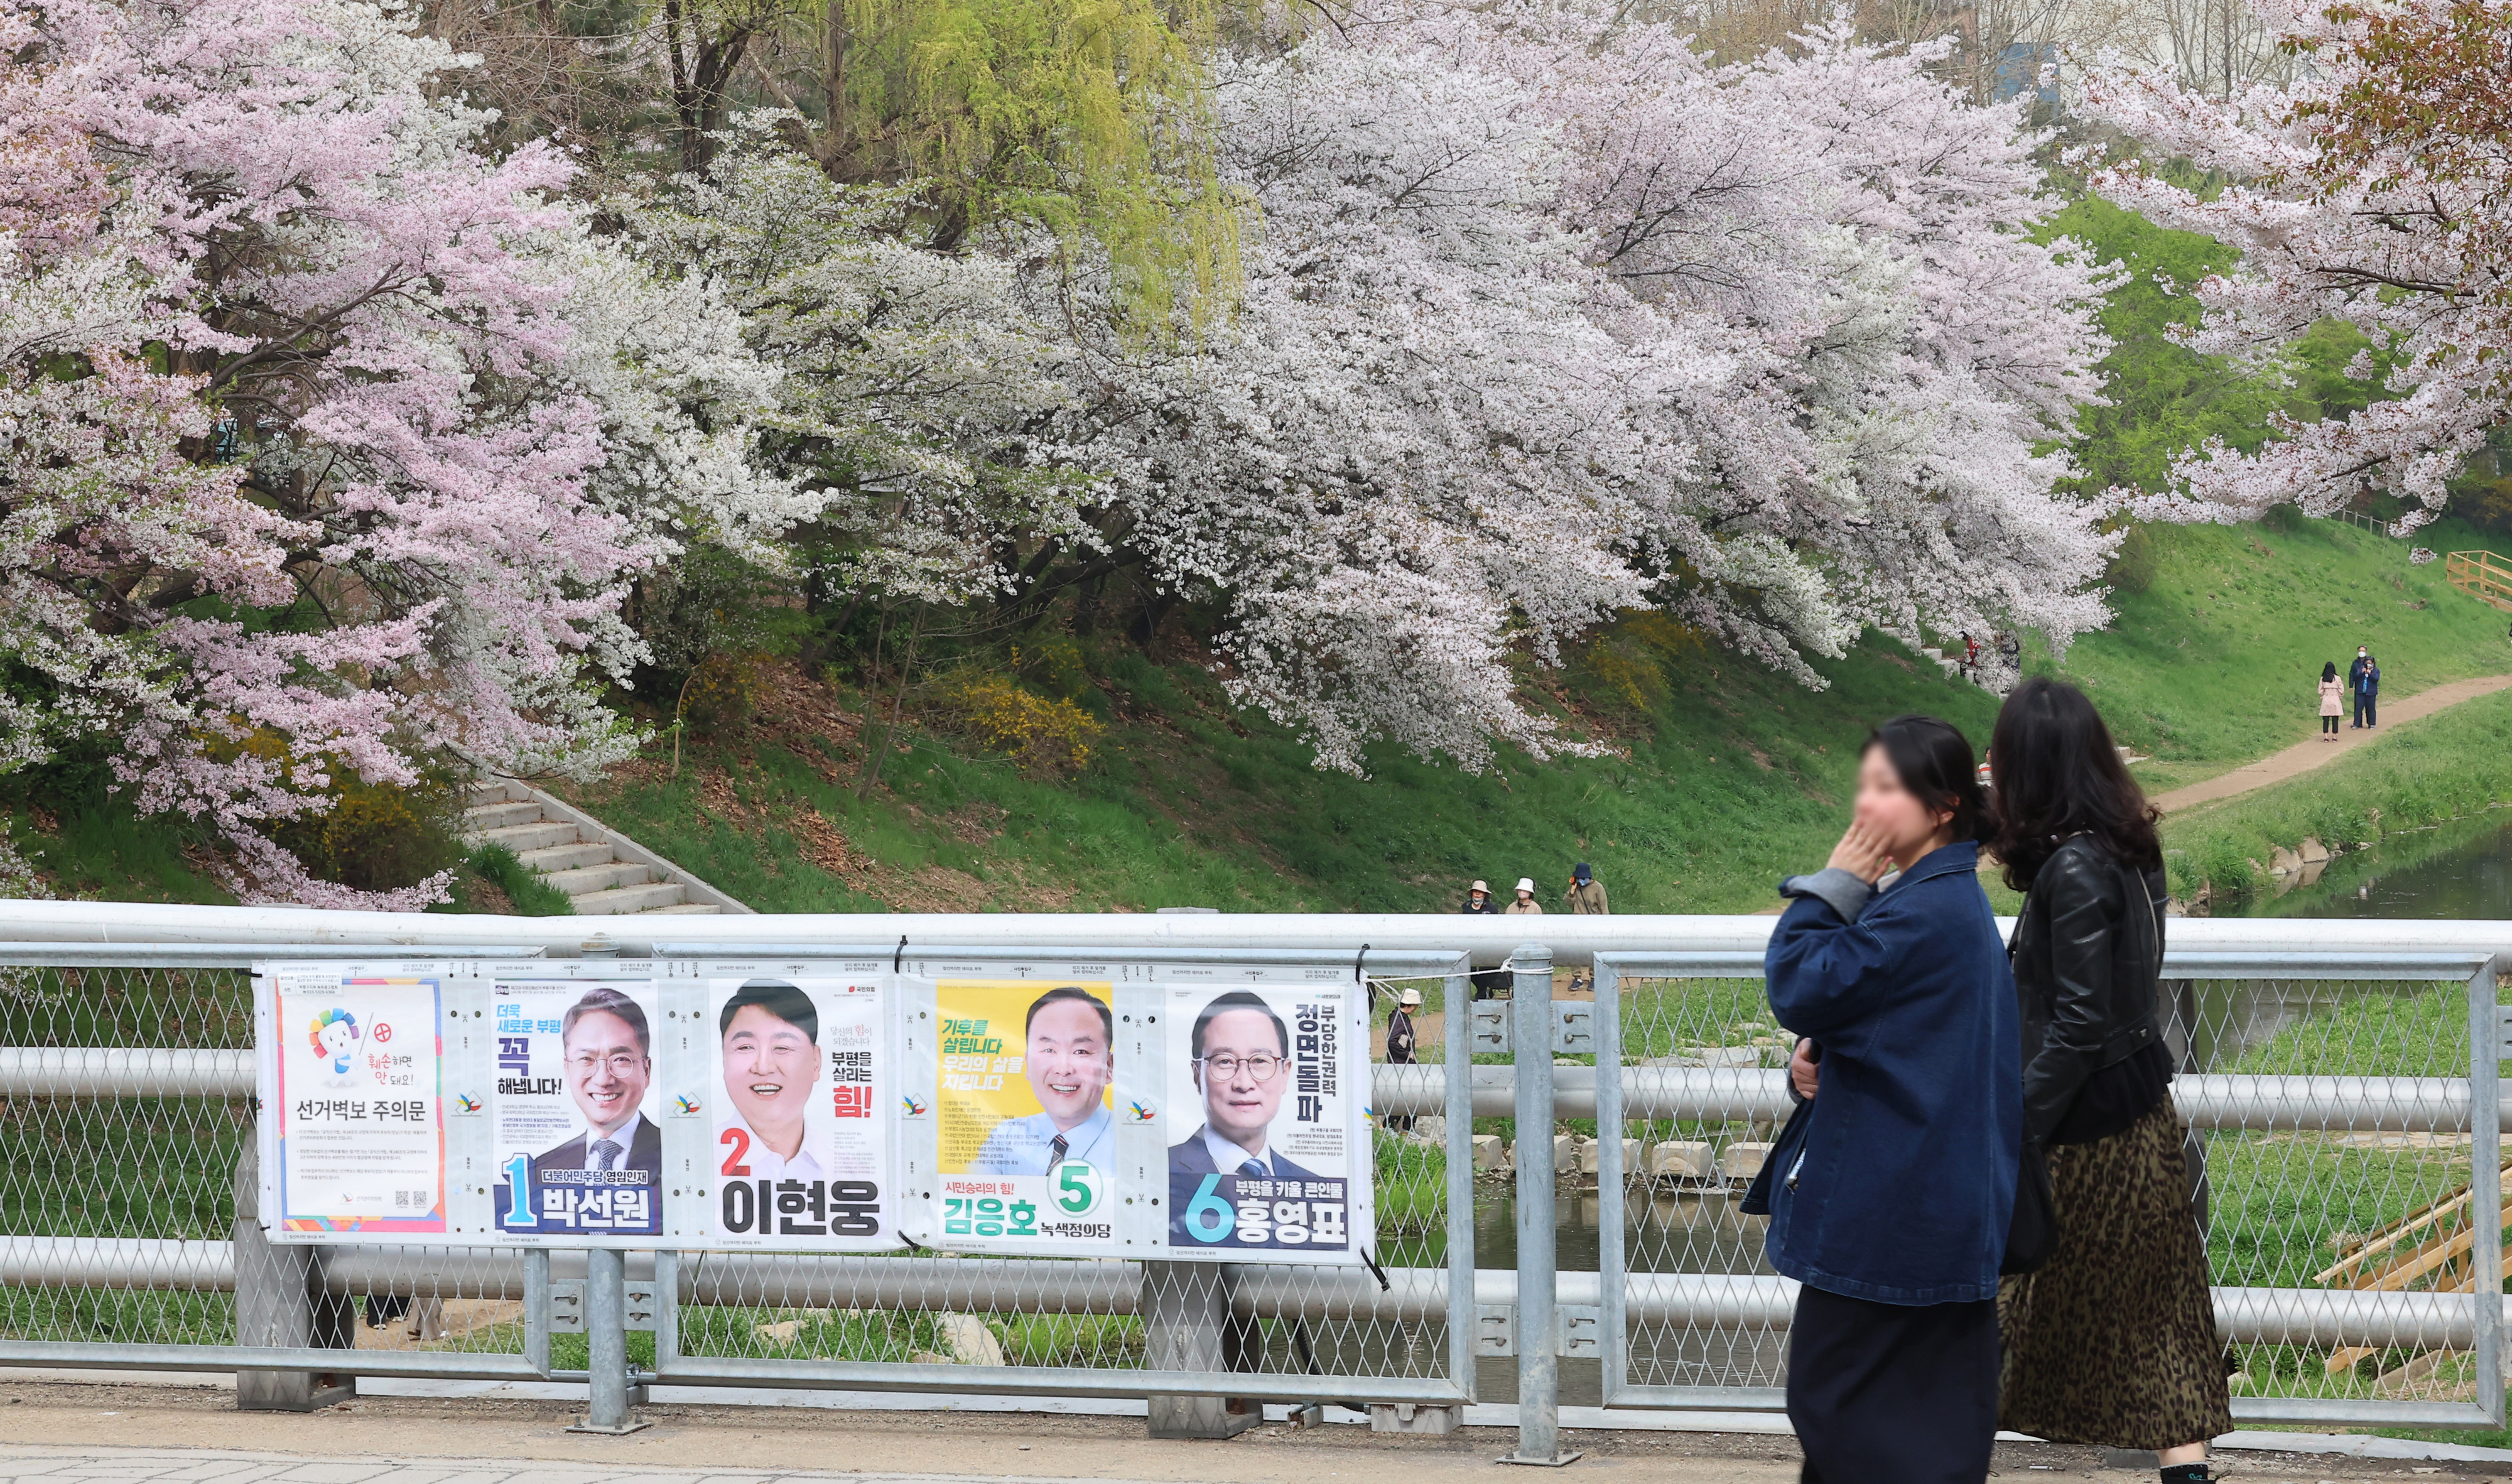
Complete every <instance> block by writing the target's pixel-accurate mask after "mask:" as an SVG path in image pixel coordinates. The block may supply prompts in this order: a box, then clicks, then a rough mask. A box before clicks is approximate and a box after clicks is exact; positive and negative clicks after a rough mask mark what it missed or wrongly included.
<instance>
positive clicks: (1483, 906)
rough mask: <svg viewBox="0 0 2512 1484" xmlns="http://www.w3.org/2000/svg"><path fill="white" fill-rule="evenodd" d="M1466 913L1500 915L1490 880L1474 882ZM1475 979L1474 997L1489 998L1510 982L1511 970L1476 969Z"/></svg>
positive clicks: (1484, 915) (1471, 915) (1478, 916)
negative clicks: (1493, 898) (1493, 897)
mask: <svg viewBox="0 0 2512 1484" xmlns="http://www.w3.org/2000/svg"><path fill="white" fill-rule="evenodd" d="M1465 915H1466V916H1467V917H1470V918H1497V917H1499V916H1500V904H1499V903H1497V902H1495V901H1493V900H1492V894H1491V883H1490V882H1489V881H1476V882H1474V885H1473V889H1472V890H1471V891H1469V892H1467V893H1466V908H1465ZM1473 981H1474V997H1475V998H1476V999H1489V998H1491V997H1492V996H1494V995H1497V994H1499V993H1500V990H1501V987H1502V986H1503V985H1506V984H1507V983H1509V970H1507V969H1476V970H1474V972H1473Z"/></svg>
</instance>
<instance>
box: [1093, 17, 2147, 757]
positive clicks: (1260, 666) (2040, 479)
mask: <svg viewBox="0 0 2512 1484" xmlns="http://www.w3.org/2000/svg"><path fill="white" fill-rule="evenodd" d="M1804 43H1805V44H1804V47H1803V49H1802V55H1798V56H1793V57H1791V56H1785V55H1773V56H1771V57H1769V58H1767V59H1763V60H1761V61H1759V62H1757V63H1754V64H1752V65H1749V66H1741V67H1731V68H1720V67H1715V66H1712V65H1709V64H1708V63H1706V62H1705V61H1703V60H1702V59H1701V58H1700V57H1699V56H1698V55H1697V54H1696V53H1695V52H1694V50H1693V49H1692V48H1691V47H1689V46H1688V45H1686V44H1685V41H1684V38H1683V37H1682V36H1681V34H1680V33H1679V32H1678V31H1676V30H1675V29H1673V28H1672V27H1671V26H1670V25H1659V24H1653V23H1647V22H1641V21H1635V20H1630V19H1629V17H1628V16H1627V15H1625V14H1623V13H1606V12H1601V11H1599V12H1590V11H1586V10H1582V9H1579V8H1575V7H1574V8H1552V7H1545V6H1539V5H1537V4H1534V3H1528V4H1525V5H1508V4H1504V5H1500V6H1477V7H1472V8H1465V7H1449V6H1444V5H1438V4H1427V3H1426V4H1402V3H1398V4H1393V5H1389V6H1384V7H1376V8H1363V9H1362V10H1361V11H1359V12H1356V13H1354V14H1353V15H1351V16H1349V17H1347V18H1346V19H1345V20H1344V23H1343V24H1341V25H1339V26H1335V27H1330V28H1324V29H1320V30H1318V31H1316V32H1314V33H1312V34H1311V35H1309V36H1308V37H1307V38H1306V39H1304V40H1301V41H1300V42H1299V43H1298V44H1297V45H1296V46H1290V47H1287V48H1285V49H1273V48H1264V47H1256V46H1249V47H1246V48H1243V49H1241V50H1240V51H1239V52H1237V53H1236V54H1234V55H1232V56H1230V57H1228V58H1226V59H1224V60H1223V61H1222V63H1221V64H1220V70H1219V76H1218V79H1217V86H1216V92H1215V98H1216V107H1217V110H1218V113H1219V116H1220V120H1221V124H1222V129H1223V135H1222V138H1223V146H1222V148H1223V162H1224V169H1225V178H1226V179H1228V180H1229V181H1230V182H1231V183H1233V184H1235V185H1236V186H1237V187H1239V188H1240V189H1242V190H1244V191H1246V192H1247V193H1248V195H1249V196H1250V198H1251V199H1252V200H1253V201H1254V203H1255V205H1256V207H1257V211H1258V219H1259V220H1260V221H1261V227H1260V228H1258V229H1256V230H1253V231H1251V233H1250V235H1249V237H1248V240H1247V243H1246V246H1245V249H1244V254H1243V257H1244V261H1245V263H1246V269H1247V274H1246V284H1245V288H1244V291H1243V294H1242V297H1241V300H1240V303H1239V306H1238V310H1237V313H1236V317H1235V318H1234V319H1233V320H1232V321H1231V322H1230V323H1229V324H1227V325H1225V326H1223V327H1221V328H1220V329H1219V330H1218V332H1216V333H1215V334H1214V335H1213V336H1212V337H1211V338H1210V339H1209V340H1207V341H1205V342H1203V343H1201V344H1200V345H1199V346H1197V348H1196V350H1195V351H1194V353H1192V354H1180V355H1172V356H1160V355H1145V354H1134V355H1128V353H1127V352H1126V351H1125V349H1124V348H1123V347H1121V346H1118V345H1115V344H1113V343H1110V342H1109V341H1108V340H1106V339H1105V338H1104V337H1103V338H1102V339H1100V340H1098V341H1096V342H1085V344H1084V345H1083V347H1082V350H1083V353H1082V355H1081V357H1080V359H1079V362H1078V363H1077V368H1078V374H1077V403H1078V404H1079V405H1080V407H1081V408H1082V409H1083V410H1080V411H1078V412H1076V413H1074V414H1073V415H1072V416H1071V418H1070V419H1069V420H1070V422H1071V423H1072V424H1073V425H1074V426H1075V428H1076V431H1075V432H1074V433H1073V434H1072V436H1071V438H1070V446H1071V447H1073V448H1075V449H1086V456H1087V457H1088V458H1090V459H1091V460H1093V461H1094V462H1095V463H1097V464H1099V465H1100V466H1102V467H1104V468H1105V470H1106V471H1107V475H1108V478H1109V480H1110V482H1111V486H1112V491H1111V493H1110V495H1109V497H1108V499H1107V509H1108V511H1109V512H1111V516H1110V519H1108V520H1106V521H1103V522H1102V523H1101V524H1100V525H1099V526H1098V527H1095V528H1096V529H1098V530H1100V531H1101V532H1103V533H1104V532H1109V531H1112V530H1120V531H1121V536H1117V535H1109V536H1107V538H1106V541H1105V543H1103V544H1105V545H1115V544H1117V543H1118V542H1119V541H1121V542H1122V543H1124V544H1128V545H1130V546H1132V547H1134V548H1136V549H1138V550H1140V551H1141V552H1143V553H1144V554H1145V556H1146V559H1147V560H1148V562H1149V563H1150V565H1151V566H1152V567H1153V569H1154V570H1155V571H1156V572H1157V573H1158V574H1159V575H1160V577H1161V578H1162V579H1163V580H1165V581H1168V582H1171V583H1174V584H1176V585H1177V586H1178V587H1180V588H1181V589H1183V590H1185V591H1189V592H1198V593H1208V594H1213V595H1219V596H1222V597H1225V598H1226V599H1227V601H1228V603H1229V605H1230V610H1231V613H1232V619H1231V624H1230V627H1229V629H1228V631H1227V632H1226V633H1225V635H1224V636H1223V639H1224V643H1225V644H1226V648H1227V653H1228V657H1229V660H1230V662H1231V670H1230V673H1229V677H1228V679H1229V683H1230V684H1231V685H1232V687H1233V689H1234V692H1235V693H1236V695H1237V696H1238V697H1239V698H1240V699H1242V700H1244V701H1247V702H1249V703H1252V704H1256V705H1259V706H1262V707H1264V708H1265V709H1267V710H1268V711H1270V712H1271V713H1273V714H1274V715H1275V716H1276V717H1277V718H1280V719H1282V720H1284V721H1286V722H1290V723H1292V724H1294V725H1296V726H1298V727H1300V728H1301V729H1302V730H1303V731H1304V732H1305V733H1306V734H1307V735H1308V736H1309V737H1310V738H1311V739H1312V740H1313V742H1314V743H1315V747H1316V750H1317V755H1318V758H1319V761H1320V762H1322V763H1324V764H1326V765H1331V766H1338V767H1344V768H1354V769H1356V768H1358V767H1359V766H1360V765H1361V757H1362V750H1363V748H1364V747H1365V746H1366V745H1367V744H1368V743H1369V742H1370V741H1372V740H1373V739H1379V738H1385V739H1392V740H1393V741H1395V742H1397V743H1399V744H1401V745H1403V746H1406V747H1408V748H1410V749H1412V750H1413V751H1415V752H1417V753H1421V754H1424V755H1429V754H1433V753H1442V754H1446V755H1448V756H1450V757H1453V758H1456V759H1457V760H1459V761H1461V762H1465V763H1466V764H1468V765H1471V766H1479V765H1483V764H1484V763H1486V762H1488V761H1489V759H1490V749H1491V747H1492V745H1493V743H1494V741H1495V740H1506V741H1508V742H1511V743H1513V744H1515V745H1517V746H1520V747H1523V748H1526V749H1529V750H1531V751H1534V752H1536V753H1538V754H1539V755H1541V754H1542V753H1544V752H1546V751H1548V750H1550V749H1551V748H1553V747H1554V746H1556V745H1558V742H1557V739H1556V736H1555V733H1554V730H1553V727H1552V724H1551V722H1550V720H1549V719H1547V718H1546V717H1544V716H1542V715H1540V714H1539V713H1537V712H1535V711H1534V710H1532V709H1530V708H1529V707H1528V706H1527V705H1526V704H1525V703H1524V701H1523V699H1522V695H1523V682H1524V680H1525V678H1526V677H1525V676H1524V674H1523V672H1522V668H1521V665H1522V662H1524V661H1530V660H1531V661H1533V662H1534V663H1537V664H1550V663H1554V662H1557V660H1558V659H1559V657H1560V655H1561V652H1562V646H1563V645H1564V644H1566V643H1568V642H1569V641H1570V640H1572V639H1573V638H1574V637H1576V636H1577V635H1579V634H1580V633H1582V632H1583V631H1585V630H1587V629H1589V628H1590V627H1591V626H1592V625H1594V624H1596V623H1598V622H1600V621H1604V620H1606V619H1608V618H1610V617H1611V616H1612V615H1613V614H1614V613H1616V612H1617V611H1619V610H1622V609H1626V608H1634V607H1649V606H1656V607H1662V608H1666V609H1668V610H1670V611H1672V612H1674V613H1676V614H1679V615H1680V616H1681V617H1683V618H1684V619H1685V620H1687V621H1689V622H1691V623H1692V624H1694V625H1696V626H1697V627H1699V628H1701V629H1702V630H1704V631H1707V632H1708V633H1710V634H1713V635H1715V636H1716V637H1718V638H1719V639H1721V640H1723V641H1725V642H1726V643H1728V644H1732V645H1735V646H1737V647H1740V648H1742V649H1744V650H1746V651H1747V652H1748V653H1751V654H1753V655H1754V656H1756V657H1758V658H1760V659H1762V660H1763V661H1765V662H1767V663H1770V664H1773V665H1777V666H1780V667H1782V668H1784V669H1786V670H1788V671H1789V672H1791V673H1793V674H1795V675H1797V676H1798V677H1799V678H1800V679H1802V680H1804V681H1806V682H1808V683H1818V682H1817V677H1816V676H1815V673H1814V672H1813V671H1812V669H1811V668H1810V667H1809V666H1808V665H1807V664H1806V663H1805V659H1804V657H1803V656H1805V655H1807V654H1825V655H1836V654H1838V653H1840V652H1841V651H1842V649H1843V647H1844V646H1845V645H1846V644H1847V643H1848V642H1849V641H1850V640H1851V639H1852V638H1853V637H1854V636H1855V634H1856V632H1857V631H1858V628H1859V627H1860V626H1861V625H1863V624H1870V623H1871V624H1877V625H1881V626H1882V627H1884V628H1886V629H1888V630H1890V631H1893V632H1896V633H1900V634H1903V635H1905V636H1908V637H1911V638H1916V637H1918V635H1919V633H1920V631H1921V630H1922V629H1923V628H1935V629H1938V630H1941V631H1945V632H1951V631H1953V630H1956V629H1962V628H1969V629H1973V630H1975V631H1982V630H1986V629H1987V628H1989V627H1992V626H1994V625H1997V624H2008V623H2019V624H2029V625H2033V626H2037V627H2039V628H2041V629H2042V630H2043V631H2044V632H2045V633H2047V634H2049V635H2050V636H2051V638H2052V639H2053V640H2054V641H2055V642H2059V643H2063V642H2064V641H2065V639H2066V638H2067V637H2069V636H2071V635H2072V634H2074V633H2076V632H2079V631H2081V630H2083V629H2085V628H2088V627H2091V626H2094V625H2096V624H2099V623H2100V622H2101V621H2102V619H2103V617H2104V612H2103V608H2102V605H2101V602H2100V596H2099V594H2098V593H2094V592H2090V591H2088V590H2087V589H2088V584H2089V583H2090V581H2091V580H2092V579H2093V578H2094V576H2095V575H2096V573H2097V572H2098V570H2099V566H2100V561H2101V559H2102V556H2103V554H2104V552H2105V551H2106V549H2107V539H2106V538H2105V537H2103V536H2101V535H2100V534H2099V532H2098V530H2097V527H2096V522H2097V520H2098V518H2099V517H2100V514H2101V512H2100V511H2099V510H2097V509H2094V508H2091V507H2088V506H2085V505H2082V504H2078V503H2074V502H2071V501H2068V500H2066V499H2063V498H2061V497H2060V496H2058V495H2056V494H2055V493H2054V492H2053V488H2052V487H2053V484H2054V482H2055V481H2056V480H2057V479H2059V478H2060V477H2061V476H2062V475H2063V474H2064V473H2065V472H2066V466H2065V463H2064V460H2063V458H2061V457H2060V456H2059V455H2056V454H2050V453H2043V452H2039V451H2036V450H2037V449H2039V448H2040V447H2042V446H2045V445H2048V444H2051V443H2054V442H2056V441H2057V440H2058V439H2059V438H2061V436H2062V433H2063V429H2064V425H2065V419H2066V417H2067V414H2068V410H2069V409H2070V408H2071V407H2072V405H2073V404H2074V403H2075V402H2076V401H2077V400H2079V399H2081V398H2084V397H2087V396H2090V395H2092V394H2093V391H2094V383H2093V377H2092V371H2091V367H2092V363H2093V362H2094V360H2095V359H2096V358H2097V357H2098V356H2099V355H2100V351H2101V348H2102V347H2101V344H2100V337H2099V335H2098V334H2097V333H2096V332H2095V331H2094V329H2093V327H2092V323H2091V317H2090V315H2091V308H2092V305H2093V302H2094V300H2095V299H2096V298H2097V297H2098V295H2099V292H2100V285H2101V282H2102V279H2101V275H2100V271H2099V270H2098V269H2096V268H2095V267H2093V266H2092V265H2090V264H2088V263H2085V262H2083V261H2081V260H2079V259H2078V257H2077V256H2076V255H2075V254H2072V252H2071V251H2070V250H2069V249H2068V247H2067V246H2066V245H2065V244H2061V245H2059V246H2057V247H2050V246H2044V245H2039V244H2036V243H2034V242H2032V241H2030V240H2029V239H2028V237H2027V236H2026V233H2027V231H2028V230H2029V228H2030V227H2031V226H2032V225H2033V224H2034V223H2036V222H2037V221H2038V220H2040V218H2041V217H2042V216H2043V215H2045V213H2046V212H2047V211H2048V210H2049V209H2050V207H2051V204H2049V203H2045V202H2044V201H2043V199H2042V198H2041V196H2040V194H2039V177H2038V172H2037V171H2036V169H2035V168H2034V166H2033V164H2032V162H2031V160H2030V157H2029V151H2030V148H2031V146H2032V144H2033V142H2034V140H2033V139H2032V137H2030V136H2029V135H2028V134H2026V133H2025V132H2024V131H2023V129H2022V127H2021V124H2022V121H2021V114H2020V112H2019V111H2017V110H2012V109H1996V110H1989V109H1980V108H1975V107H1973V106H1971V105H1969V104H1968V103H1966V102H1964V101H1963V100H1962V99H1960V98H1957V97H1956V96H1955V95H1954V94H1953V93H1952V92H1951V91H1950V90H1948V89H1947V88H1945V87H1944V86H1943V85H1942V84H1939V83H1937V82H1935V81H1933V80H1931V79H1930V78H1929V76H1928V75H1927V70H1926V64H1927V62H1928V61H1929V59H1930V58H1931V56H1932V55H1933V54H1931V53H1927V52H1908V51H1891V50H1884V49H1877V48H1871V47H1863V46H1860V45H1858V44H1856V43H1855V42H1854V41H1853V40H1852V39H1851V37H1850V35H1849V33H1848V29H1847V27H1846V24H1845V23H1842V24H1839V25H1836V26H1834V27H1832V28H1829V29H1826V30H1824V31H1821V32H1818V33H1816V34H1814V35H1812V36H1809V37H1807V38H1805V39H1804Z"/></svg>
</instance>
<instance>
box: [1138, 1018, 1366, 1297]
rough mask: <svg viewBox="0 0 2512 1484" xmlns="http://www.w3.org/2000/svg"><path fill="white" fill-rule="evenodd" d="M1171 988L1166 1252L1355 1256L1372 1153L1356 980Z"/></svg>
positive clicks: (1275, 1257)
mask: <svg viewBox="0 0 2512 1484" xmlns="http://www.w3.org/2000/svg"><path fill="white" fill-rule="evenodd" d="M1161 993H1162V999H1163V1002H1164V1003H1165V1004H1166V1006H1167V1008H1166V1012H1165V1015H1164V1017H1163V1018H1164V1019H1165V1020H1166V1022H1167V1027H1166V1044H1167V1048H1168V1049H1167V1056H1166V1063H1167V1065H1166V1067H1165V1069H1164V1072H1165V1077H1164V1081H1165V1084H1166V1087H1167V1098H1166V1107H1165V1108H1164V1109H1163V1110H1162V1121H1163V1126H1164V1135H1163V1137H1165V1138H1166V1139H1167V1140H1168V1189H1167V1191H1166V1192H1165V1193H1166V1195H1167V1200H1168V1204H1167V1207H1166V1210H1167V1213H1168V1243H1167V1251H1168V1255H1169V1256H1171V1257H1210V1258H1217V1259H1226V1260H1228V1261H1231V1262H1265V1261H1274V1262H1301V1263H1333V1262H1354V1261H1358V1250H1359V1247H1360V1246H1363V1245H1366V1244H1367V1242H1368V1236H1369V1233H1368V1231H1367V1230H1365V1219H1366V1217H1367V1214H1368V1212H1369V1209H1370V1200H1369V1188H1370V1173H1371V1159H1372V1150H1371V1145H1370V1139H1369V1133H1368V1128H1367V1125H1366V1121H1365V1118H1364V1116H1363V1108H1364V1101H1365V1099H1366V1096H1367V1093H1368V1088H1369V1081H1368V1077H1369V1050H1368V1041H1367V1034H1366V1030H1365V1024H1366V1023H1365V1021H1363V1020H1362V1019H1361V1013H1362V1009H1361V1007H1362V1006H1363V1005H1364V1004H1365V1001H1364V1000H1363V999H1362V998H1361V994H1362V992H1361V990H1360V989H1359V987H1357V986H1354V985H1351V984H1277V983H1239V984H1227V983H1221V984H1197V985H1179V984H1169V985H1165V986H1163V987H1162V991H1161ZM1355 1225H1362V1226H1363V1227H1364V1230H1358V1231H1355V1230H1354V1228H1355Z"/></svg>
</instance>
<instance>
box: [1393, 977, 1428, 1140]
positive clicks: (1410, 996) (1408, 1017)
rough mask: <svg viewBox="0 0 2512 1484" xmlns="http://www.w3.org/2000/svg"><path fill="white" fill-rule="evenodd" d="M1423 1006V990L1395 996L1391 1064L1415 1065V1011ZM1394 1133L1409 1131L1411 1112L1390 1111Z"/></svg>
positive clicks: (1411, 1126)
mask: <svg viewBox="0 0 2512 1484" xmlns="http://www.w3.org/2000/svg"><path fill="white" fill-rule="evenodd" d="M1420 1008H1422V992H1421V991H1420V990H1406V991H1405V992H1404V993H1403V994H1401V995H1398V996H1395V1008H1394V1009H1393V1010H1390V1011H1389V1012H1388V1013H1387V1060H1388V1063H1389V1065H1391V1066H1396V1067H1409V1066H1411V1065H1413V1012H1414V1011H1416V1010H1418V1009H1420ZM1385 1122H1386V1124H1387V1127H1388V1129H1389V1130H1390V1131H1391V1132H1393V1133H1399V1134H1401V1133H1409V1132H1411V1131H1412V1128H1413V1115H1412V1114H1411V1113H1389V1114H1388V1115H1387V1117H1386V1119H1385Z"/></svg>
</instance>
